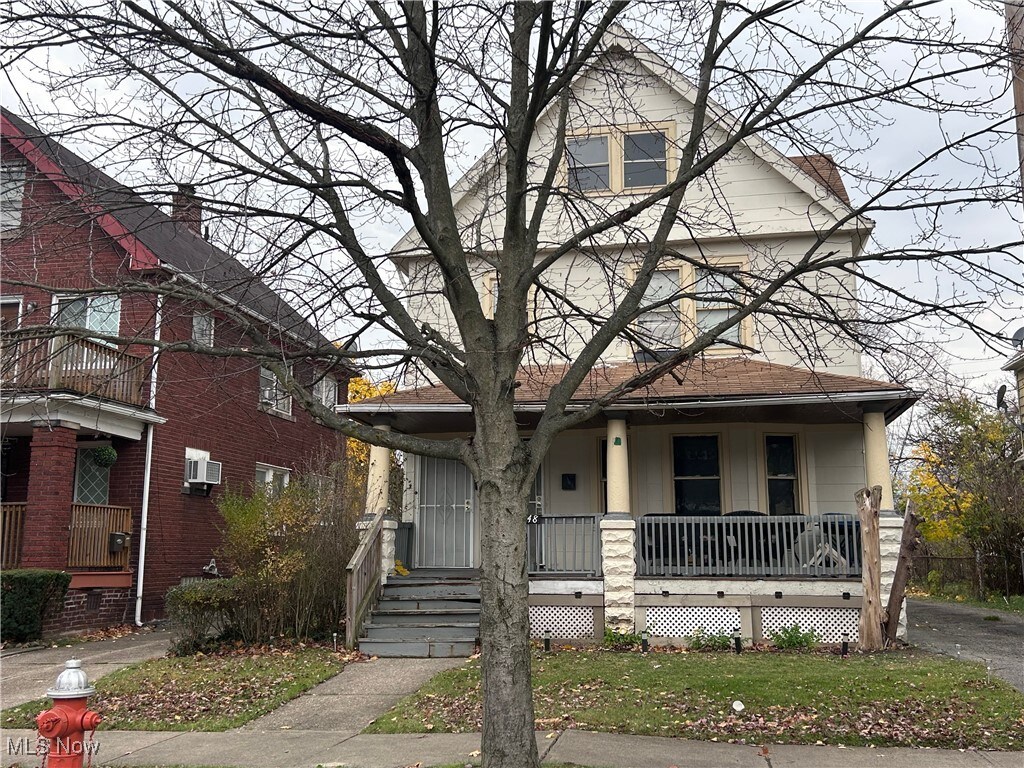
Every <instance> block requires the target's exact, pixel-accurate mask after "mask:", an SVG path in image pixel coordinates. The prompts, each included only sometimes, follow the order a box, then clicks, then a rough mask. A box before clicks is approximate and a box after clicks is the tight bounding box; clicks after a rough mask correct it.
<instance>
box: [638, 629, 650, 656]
mask: <svg viewBox="0 0 1024 768" xmlns="http://www.w3.org/2000/svg"><path fill="white" fill-rule="evenodd" d="M650 649H651V636H650V634H649V633H648V632H647V630H646V629H645V630H642V631H641V632H640V652H641V653H647V652H648V651H649V650H650Z"/></svg>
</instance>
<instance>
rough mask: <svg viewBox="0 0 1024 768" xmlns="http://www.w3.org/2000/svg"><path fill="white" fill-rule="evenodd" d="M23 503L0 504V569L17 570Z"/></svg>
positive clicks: (23, 510) (23, 520) (23, 518)
mask: <svg viewBox="0 0 1024 768" xmlns="http://www.w3.org/2000/svg"><path fill="white" fill-rule="evenodd" d="M27 506H28V505H27V504H25V503H24V502H19V503H11V502H4V503H3V504H0V525H2V529H0V531H2V532H0V541H2V545H0V568H17V567H18V563H19V561H20V560H21V534H22V531H23V530H24V526H25V508H26V507H27Z"/></svg>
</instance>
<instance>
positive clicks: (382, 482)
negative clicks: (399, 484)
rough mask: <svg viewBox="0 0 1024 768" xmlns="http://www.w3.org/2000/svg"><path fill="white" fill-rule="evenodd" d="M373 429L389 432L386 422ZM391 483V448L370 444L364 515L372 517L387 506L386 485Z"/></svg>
mask: <svg viewBox="0 0 1024 768" xmlns="http://www.w3.org/2000/svg"><path fill="white" fill-rule="evenodd" d="M374 429H379V430H380V431H381V432H390V431H391V426H390V425H388V424H378V425H376V426H375V427H374ZM390 484H391V449H390V448H385V447H384V446H382V445H371V446H370V466H369V467H368V468H367V474H366V517H368V518H370V519H373V518H374V517H376V516H377V513H378V512H381V511H382V510H386V509H387V508H388V487H389V486H390Z"/></svg>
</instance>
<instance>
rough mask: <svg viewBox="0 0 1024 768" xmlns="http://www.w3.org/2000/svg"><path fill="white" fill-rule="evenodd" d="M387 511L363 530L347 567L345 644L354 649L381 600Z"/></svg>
mask: <svg viewBox="0 0 1024 768" xmlns="http://www.w3.org/2000/svg"><path fill="white" fill-rule="evenodd" d="M383 524H384V510H381V511H380V512H379V513H377V516H376V517H375V518H373V522H371V523H370V526H369V527H368V528H366V529H365V530H363V531H361V534H360V535H361V536H362V539H361V541H360V542H359V546H358V547H356V551H355V553H354V554H353V555H352V559H351V560H349V561H348V566H347V567H346V568H345V571H346V573H345V582H346V593H345V645H346V646H347V647H348V648H354V647H355V644H356V639H357V638H358V637H359V633H360V631H361V630H362V628H363V622H364V621H365V620H366V616H367V614H369V613H370V611H372V610H373V609H374V607H376V605H377V601H378V600H379V599H380V593H381V585H380V556H381V544H382V540H383V533H382V530H383Z"/></svg>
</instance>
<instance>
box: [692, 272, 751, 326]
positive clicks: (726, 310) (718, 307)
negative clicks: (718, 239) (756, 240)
mask: <svg viewBox="0 0 1024 768" xmlns="http://www.w3.org/2000/svg"><path fill="white" fill-rule="evenodd" d="M737 271H738V270H737V268H736V267H723V268H721V269H719V268H716V269H713V270H712V269H705V268H701V267H697V269H696V270H694V272H695V277H694V292H695V293H696V294H697V296H698V297H699V298H697V299H696V300H695V301H694V307H695V311H696V318H695V319H696V322H697V332H698V333H704V332H705V331H707V330H710V329H711V328H714V327H715V326H716V325H718V324H719V323H722V322H725V321H726V320H728V319H729V318H730V317H732V316H734V315H735V314H736V312H737V311H738V309H737V307H736V303H735V299H733V298H732V297H733V296H734V295H735V292H736V287H737V286H736V282H735V280H734V278H733V277H732V275H734V274H735V273H736V272H737ZM718 338H719V339H720V340H721V341H731V342H734V343H736V344H739V343H740V323H737V324H736V325H734V326H732V327H731V328H729V329H728V330H727V331H725V332H724V333H722V334H721V335H720V336H719V337H718Z"/></svg>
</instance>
